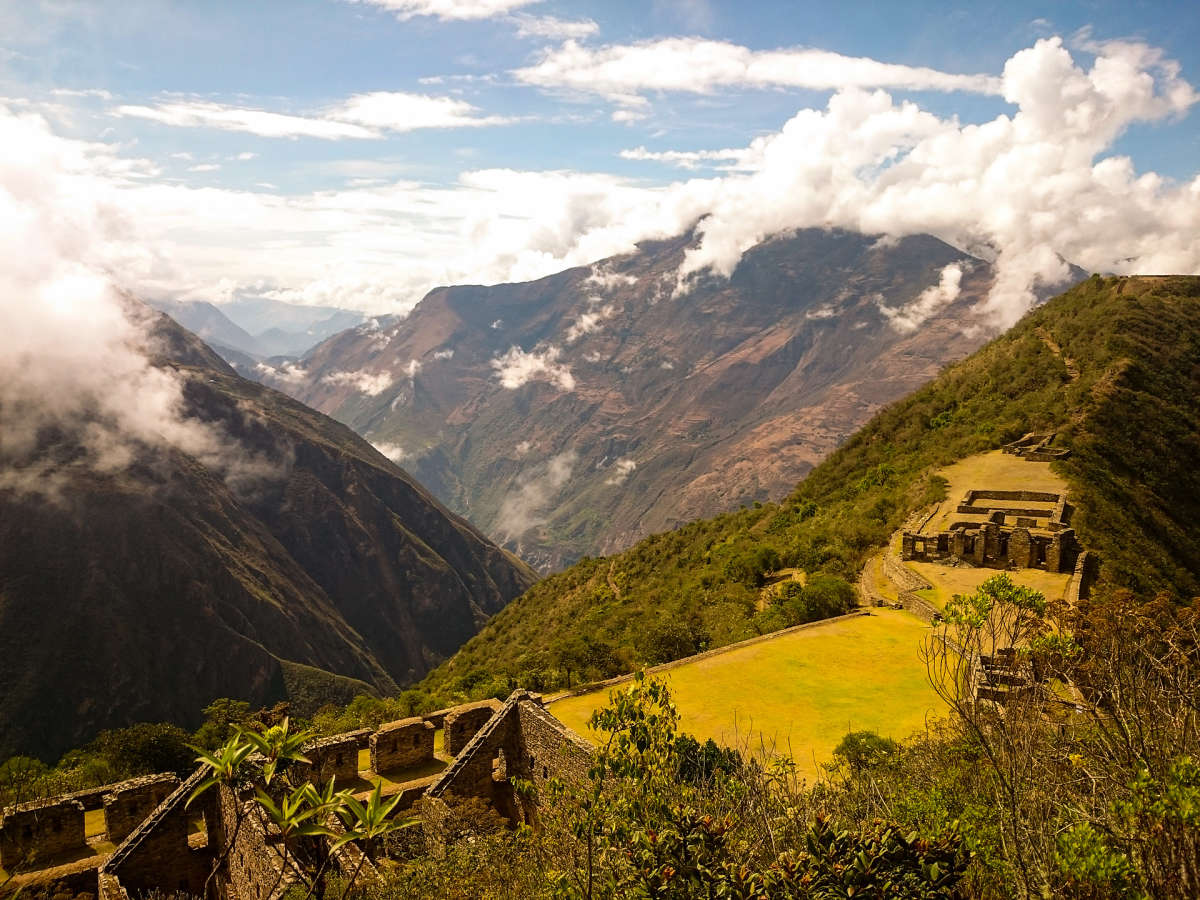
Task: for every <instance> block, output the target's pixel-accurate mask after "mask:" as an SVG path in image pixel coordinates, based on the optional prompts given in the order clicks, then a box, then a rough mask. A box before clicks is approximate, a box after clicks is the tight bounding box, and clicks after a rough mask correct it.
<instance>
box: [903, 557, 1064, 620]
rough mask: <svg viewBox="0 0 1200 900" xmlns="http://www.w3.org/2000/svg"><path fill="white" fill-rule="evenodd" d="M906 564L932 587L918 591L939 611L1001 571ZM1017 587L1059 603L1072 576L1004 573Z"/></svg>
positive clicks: (1029, 571) (1022, 571) (1024, 571)
mask: <svg viewBox="0 0 1200 900" xmlns="http://www.w3.org/2000/svg"><path fill="white" fill-rule="evenodd" d="M904 565H906V566H908V568H910V569H912V570H913V571H914V572H916V573H917V574H918V575H920V576H921V577H922V578H924V579H925V580H926V581H928V582H929V583H930V584H931V585H933V587H932V588H931V589H929V590H923V591H916V592H915V593H916V594H918V595H919V596H921V597H924V598H925V599H926V600H928V601H929V602H930V603H932V604H933V605H934V606H936V607H937V608H938V609H945V608H946V601H947V600H949V599H950V598H951V597H953V596H954V595H955V594H973V593H975V592H976V591H977V590H979V586H980V585H981V584H983V583H984V582H985V581H987V580H988V579H989V578H991V577H992V576H993V575H999V574H1000V573H1001V570H1000V569H977V568H975V567H974V566H950V565H947V564H946V561H938V562H918V561H916V560H913V561H910V562H906V563H905V564H904ZM1005 574H1007V575H1008V577H1009V578H1011V579H1012V580H1013V581H1015V582H1016V583H1017V584H1023V585H1025V586H1026V587H1031V588H1033V589H1034V590H1035V591H1039V592H1041V593H1042V594H1044V595H1045V596H1046V599H1047V600H1060V599H1062V598H1063V597H1064V596H1065V595H1066V593H1067V582H1069V581H1070V580H1071V576H1070V574H1069V573H1066V572H1046V571H1044V570H1042V569H1017V570H1015V571H1012V572H1005Z"/></svg>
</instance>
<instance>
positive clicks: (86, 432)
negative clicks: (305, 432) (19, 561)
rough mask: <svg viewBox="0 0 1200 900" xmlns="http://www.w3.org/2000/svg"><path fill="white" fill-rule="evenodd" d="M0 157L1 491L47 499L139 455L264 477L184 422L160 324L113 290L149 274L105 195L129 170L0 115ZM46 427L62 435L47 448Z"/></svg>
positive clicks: (150, 259) (141, 249)
mask: <svg viewBox="0 0 1200 900" xmlns="http://www.w3.org/2000/svg"><path fill="white" fill-rule="evenodd" d="M0 146H3V147H4V148H5V151H4V154H3V156H2V157H0V420H2V421H3V422H4V427H3V428H0V488H4V489H11V490H18V491H30V492H38V493H44V494H48V495H56V494H57V488H58V487H59V486H60V479H61V477H62V475H61V474H60V473H61V472H63V471H68V470H70V469H71V468H73V467H78V466H82V465H87V466H90V467H92V468H94V469H96V470H98V471H101V472H116V471H120V470H121V469H123V468H124V467H125V466H127V465H128V464H129V463H130V462H131V461H132V460H133V458H134V456H135V454H136V453H137V452H138V449H139V448H140V447H144V446H147V445H149V446H154V447H163V446H166V447H173V448H176V449H178V450H181V451H183V452H185V453H188V454H190V455H192V456H193V457H195V458H196V459H198V460H199V461H200V462H201V463H202V464H204V465H206V466H208V467H210V468H213V469H215V470H217V471H219V472H221V473H222V474H223V476H224V477H225V479H226V480H227V481H228V482H229V483H230V484H231V486H235V487H236V485H237V481H238V480H239V479H244V478H257V477H262V476H265V475H267V474H270V473H271V472H272V469H271V467H270V466H268V465H266V464H265V463H263V462H262V460H260V459H257V458H255V457H253V456H252V455H251V454H249V453H248V452H247V451H245V450H244V448H242V447H240V445H238V444H237V443H236V442H234V441H232V440H230V439H229V438H228V436H227V435H225V434H223V433H222V432H220V431H218V430H217V429H216V428H215V427H212V426H209V425H205V424H203V423H201V422H200V421H198V420H196V419H190V418H187V417H186V416H185V415H184V411H183V409H184V402H183V382H184V379H185V376H183V375H180V374H178V373H176V372H175V371H174V370H173V369H170V368H158V367H155V366H154V365H152V364H151V363H150V361H149V358H148V356H147V353H148V352H152V351H153V350H154V349H155V348H153V347H152V346H151V338H150V336H149V326H150V325H151V324H152V323H153V322H154V321H155V320H156V319H157V315H158V314H156V313H153V312H151V311H150V310H149V309H148V308H146V307H143V306H140V305H139V304H137V303H136V302H135V301H133V300H131V299H130V298H128V297H127V296H122V295H121V294H120V293H118V292H117V291H116V290H114V288H113V286H112V284H111V283H110V281H109V275H108V273H109V272H115V271H120V272H126V273H130V274H133V275H137V274H145V273H147V272H150V271H153V269H154V268H155V266H156V265H157V264H158V260H157V259H156V258H155V257H154V255H153V254H152V253H151V252H150V251H148V250H147V249H146V248H145V246H144V245H143V244H142V243H141V241H140V239H139V234H138V231H137V222H136V220H133V219H130V218H128V217H127V216H126V215H124V213H123V211H122V208H121V204H120V197H119V194H118V192H117V191H115V190H114V188H113V180H114V178H128V177H130V176H136V175H137V174H138V172H139V164H135V163H133V162H132V161H129V160H121V159H119V158H117V157H116V156H114V155H113V153H112V151H111V149H110V148H108V147H106V146H104V145H97V144H86V143H83V142H80V141H73V140H66V139H63V138H60V137H57V136H56V135H54V134H53V133H52V132H51V130H50V128H49V126H48V125H47V123H46V122H45V120H44V119H42V118H40V117H38V116H33V115H22V116H18V115H13V114H12V113H10V112H9V111H8V110H7V109H6V108H4V107H3V106H0ZM140 165H141V166H144V165H145V164H144V163H143V164H140ZM51 428H53V429H55V430H57V431H59V432H60V433H62V434H63V435H64V438H63V439H62V441H60V442H54V443H52V444H51V445H50V446H49V447H47V446H46V445H45V443H44V440H45V436H46V432H47V430H48V429H51ZM72 442H74V443H75V444H76V445H77V446H78V448H79V450H80V451H81V455H80V456H78V457H76V456H75V450H74V447H72V446H71V443H72ZM64 448H65V450H66V452H67V457H66V458H61V459H60V458H58V455H57V451H58V450H60V449H64Z"/></svg>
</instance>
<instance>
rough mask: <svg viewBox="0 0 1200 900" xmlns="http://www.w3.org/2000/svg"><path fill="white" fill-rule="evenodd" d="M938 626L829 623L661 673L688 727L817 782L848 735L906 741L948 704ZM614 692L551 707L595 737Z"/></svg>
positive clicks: (888, 617)
mask: <svg viewBox="0 0 1200 900" xmlns="http://www.w3.org/2000/svg"><path fill="white" fill-rule="evenodd" d="M928 632H929V628H928V627H927V626H926V625H925V624H924V623H922V622H921V621H920V620H919V619H917V618H915V617H914V616H911V615H909V614H908V613H906V612H902V611H899V610H890V609H874V610H872V611H871V615H869V616H857V617H854V618H849V619H842V620H840V621H837V622H827V623H820V624H816V625H813V626H809V627H807V628H802V629H800V630H797V631H792V632H789V633H786V634H781V635H779V636H778V637H777V638H774V639H771V640H767V641H761V642H757V643H753V644H749V645H744V646H738V647H733V648H731V649H730V650H728V651H727V652H725V653H721V654H717V655H714V656H709V657H705V658H703V659H698V660H694V661H691V662H687V661H685V662H683V663H681V664H679V665H674V666H670V667H664V668H663V669H662V670H660V671H659V672H657V673H656V674H657V675H658V677H662V678H665V679H666V680H667V681H668V683H669V684H670V687H671V693H672V695H673V697H674V699H675V704H676V706H677V707H678V708H679V713H680V723H679V727H680V730H681V731H684V732H688V733H690V734H692V735H694V736H695V737H697V738H698V739H699V740H701V741H703V740H706V739H708V738H713V739H714V740H715V741H717V742H718V743H720V744H724V745H727V746H733V747H738V748H740V749H742V750H743V751H744V752H745V751H750V752H753V753H762V752H763V750H764V749H765V750H766V751H767V752H772V751H773V752H776V753H780V754H783V755H790V756H791V757H792V759H793V760H794V761H795V763H796V766H797V769H798V771H799V772H800V774H802V775H804V776H805V777H807V778H809V779H812V778H814V777H815V776H816V775H817V774H818V773H819V771H820V769H819V767H820V766H821V764H823V763H826V762H828V761H829V760H830V759H831V758H832V755H833V749H834V747H836V746H837V744H838V742H839V741H841V739H842V737H843V736H845V734H846V732H848V731H858V730H862V729H869V730H871V731H875V732H877V733H879V734H881V735H885V736H888V737H893V738H896V739H901V738H904V737H907V736H908V735H910V734H912V733H913V732H915V731H917V730H919V729H921V728H922V727H923V726H924V724H925V721H926V718H927V717H928V716H930V715H938V714H940V713H941V712H942V710H943V706H942V705H941V702H940V701H939V700H938V698H937V697H936V695H935V694H934V693H933V690H932V689H931V688H930V687H929V684H928V682H927V680H926V674H925V664H924V663H923V662H922V661H921V658H920V655H919V651H920V647H921V645H922V641H923V639H924V637H925V635H926V634H927V633H928ZM609 690H610V689H609V688H605V689H601V690H597V691H593V692H591V693H588V694H581V695H579V696H575V697H567V698H564V699H562V700H558V701H555V702H554V703H552V704H551V706H550V711H551V712H552V713H554V715H556V716H557V717H558V718H559V719H560V720H561V721H562V722H563V723H564V724H566V725H567V726H569V727H571V728H573V729H575V730H576V731H578V732H579V733H580V734H582V735H585V736H587V737H589V738H592V739H595V734H594V733H593V732H591V731H589V730H588V728H587V720H588V718H589V717H590V716H591V714H592V712H593V711H594V710H595V709H598V708H600V707H602V706H603V705H604V704H605V703H606V702H607V699H608V691H609Z"/></svg>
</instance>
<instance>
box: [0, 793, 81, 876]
mask: <svg viewBox="0 0 1200 900" xmlns="http://www.w3.org/2000/svg"><path fill="white" fill-rule="evenodd" d="M83 813H84V810H83V804H82V803H80V802H79V801H78V800H75V799H72V798H70V797H55V798H52V799H50V800H37V801H34V802H31V803H22V804H20V805H18V806H10V807H9V808H8V809H6V810H5V811H4V816H3V818H2V819H0V868H4V869H6V870H7V871H10V872H12V871H14V870H17V869H21V868H28V867H29V866H31V865H33V864H36V863H42V862H54V861H61V860H63V859H69V858H70V857H72V856H77V855H79V854H81V853H84V852H85V851H86V850H87V842H86V840H85V839H84V827H83Z"/></svg>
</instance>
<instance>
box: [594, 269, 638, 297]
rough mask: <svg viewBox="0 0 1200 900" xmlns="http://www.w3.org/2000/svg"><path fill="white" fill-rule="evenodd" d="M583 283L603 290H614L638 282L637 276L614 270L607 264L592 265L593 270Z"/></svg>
mask: <svg viewBox="0 0 1200 900" xmlns="http://www.w3.org/2000/svg"><path fill="white" fill-rule="evenodd" d="M583 283H584V284H585V285H588V286H590V287H594V288H597V289H598V290H601V291H612V290H615V289H616V288H619V287H629V286H630V285H634V284H637V276H636V275H624V274H622V273H620V272H614V271H613V270H612V269H610V268H608V267H607V266H601V265H595V266H592V271H591V272H589V273H588V277H587V278H585V279H584V280H583Z"/></svg>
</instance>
